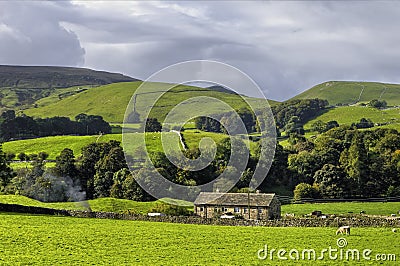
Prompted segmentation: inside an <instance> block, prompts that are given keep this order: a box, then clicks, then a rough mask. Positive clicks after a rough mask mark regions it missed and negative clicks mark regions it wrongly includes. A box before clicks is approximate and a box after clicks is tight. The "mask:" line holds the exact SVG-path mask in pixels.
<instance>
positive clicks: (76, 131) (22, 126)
mask: <svg viewBox="0 0 400 266" xmlns="http://www.w3.org/2000/svg"><path fill="white" fill-rule="evenodd" d="M99 132H102V133H105V134H107V133H111V126H110V124H108V123H107V122H106V121H104V120H103V117H101V116H98V115H87V114H79V115H77V116H76V117H75V121H72V120H70V119H69V118H68V117H51V118H43V119H42V118H36V119H34V118H32V117H30V116H26V115H20V116H16V114H15V111H14V110H8V111H4V112H3V113H2V114H1V116H0V139H1V140H2V141H9V140H12V139H23V138H36V137H45V136H56V135H72V134H73V135H93V134H98V133H99Z"/></svg>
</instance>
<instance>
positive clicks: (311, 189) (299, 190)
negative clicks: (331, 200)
mask: <svg viewBox="0 0 400 266" xmlns="http://www.w3.org/2000/svg"><path fill="white" fill-rule="evenodd" d="M293 194H294V197H293V199H294V200H295V201H298V200H302V199H304V198H313V199H314V198H318V197H319V189H318V187H317V186H311V185H310V184H307V183H300V184H298V185H297V186H296V187H295V189H294V191H293Z"/></svg>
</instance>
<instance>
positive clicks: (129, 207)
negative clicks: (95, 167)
mask: <svg viewBox="0 0 400 266" xmlns="http://www.w3.org/2000/svg"><path fill="white" fill-rule="evenodd" d="M163 200H164V201H166V202H173V200H172V199H163ZM159 202H161V201H152V202H137V201H133V200H125V199H114V198H100V199H94V200H88V201H85V202H50V203H46V202H40V201H37V200H34V199H30V198H27V197H24V196H20V195H0V203H7V204H18V205H23V206H35V207H43V208H52V209H58V210H86V209H87V206H88V205H89V206H90V208H91V209H92V211H98V212H125V211H130V212H133V213H140V214H147V213H148V212H150V211H151V210H152V209H153V208H154V207H156V205H157V204H158V203H159ZM192 208H193V207H189V209H192Z"/></svg>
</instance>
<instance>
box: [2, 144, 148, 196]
mask: <svg viewBox="0 0 400 266" xmlns="http://www.w3.org/2000/svg"><path fill="white" fill-rule="evenodd" d="M43 154H44V153H42V156H39V155H36V156H32V155H31V156H30V159H31V164H32V165H31V167H29V168H23V169H17V170H15V172H14V171H13V170H12V169H11V168H10V167H9V164H8V162H7V158H6V155H5V154H4V153H3V152H2V151H1V149H0V174H1V175H0V176H1V180H0V181H1V187H0V188H1V191H2V192H5V193H11V194H19V195H25V196H28V197H31V198H34V199H38V200H41V201H51V202H54V201H77V200H84V199H93V198H98V197H109V196H111V197H116V198H126V199H132V200H137V201H146V200H151V199H152V198H151V197H150V196H149V195H148V194H146V193H145V192H144V191H143V190H142V189H141V188H140V186H138V185H137V183H136V181H135V177H136V176H135V175H140V174H143V173H142V172H141V171H140V170H139V171H136V172H134V173H131V172H130V171H129V170H128V167H127V164H126V161H125V157H124V153H123V150H122V147H121V146H120V143H119V142H118V141H110V142H107V143H92V144H89V145H87V146H85V147H84V148H83V149H82V156H81V157H80V158H79V159H78V160H77V161H76V159H75V156H74V153H73V151H72V150H71V149H68V148H66V149H64V150H63V151H62V152H61V153H60V155H59V156H57V158H56V163H55V167H53V168H48V169H46V167H45V159H46V158H47V156H45V155H43Z"/></svg>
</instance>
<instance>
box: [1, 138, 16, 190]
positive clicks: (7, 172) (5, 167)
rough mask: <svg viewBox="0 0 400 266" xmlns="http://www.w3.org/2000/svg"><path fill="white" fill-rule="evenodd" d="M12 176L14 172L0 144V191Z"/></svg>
mask: <svg viewBox="0 0 400 266" xmlns="http://www.w3.org/2000/svg"><path fill="white" fill-rule="evenodd" d="M14 176H15V174H14V172H13V170H12V169H11V167H10V164H9V162H8V161H7V158H6V154H5V153H4V152H3V147H2V145H1V144H0V192H2V191H4V189H5V187H6V186H7V185H8V184H9V183H10V181H11V179H12V178H13V177H14Z"/></svg>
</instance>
